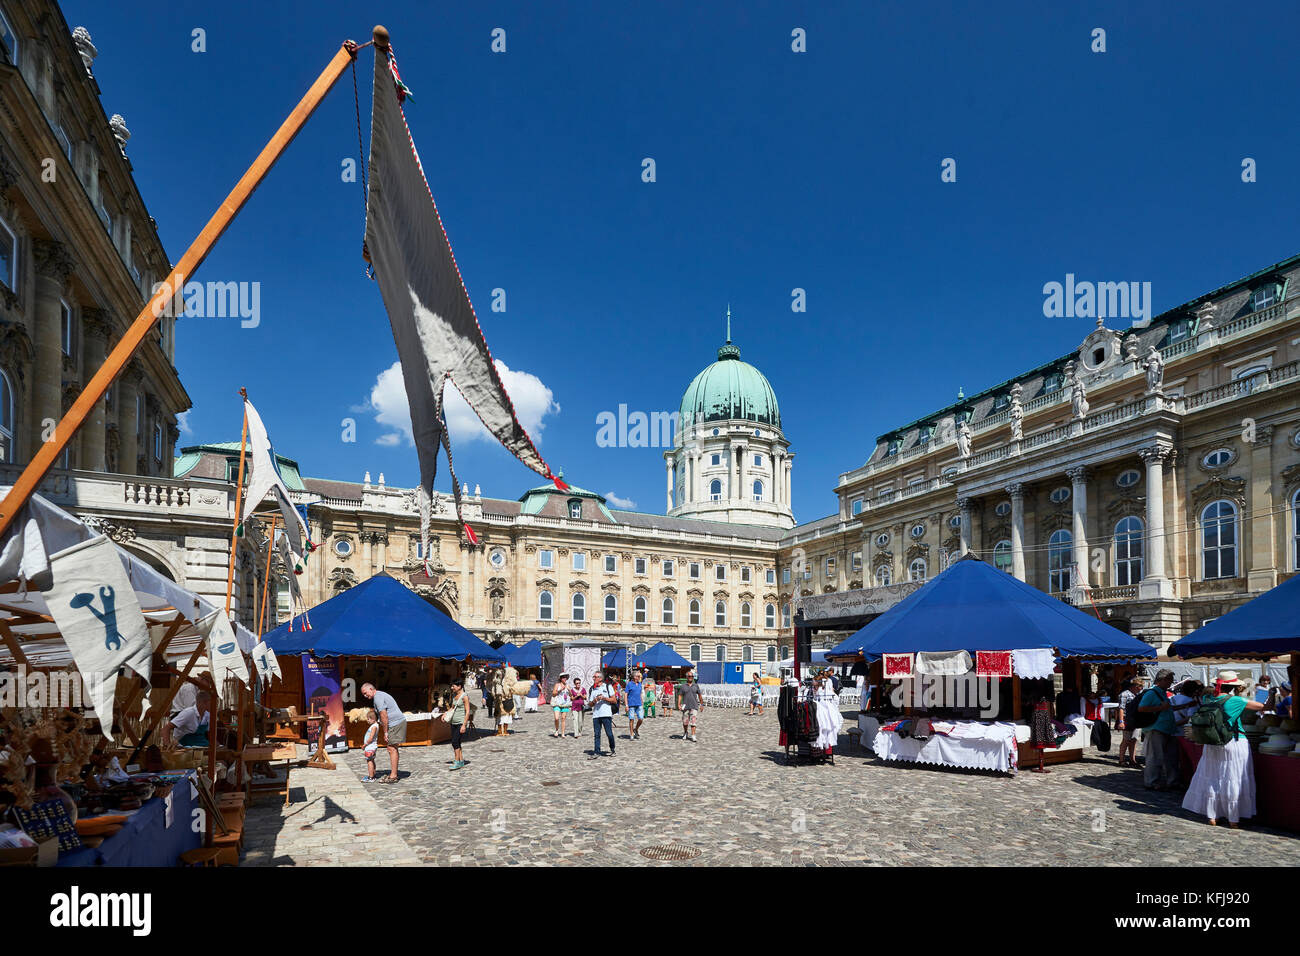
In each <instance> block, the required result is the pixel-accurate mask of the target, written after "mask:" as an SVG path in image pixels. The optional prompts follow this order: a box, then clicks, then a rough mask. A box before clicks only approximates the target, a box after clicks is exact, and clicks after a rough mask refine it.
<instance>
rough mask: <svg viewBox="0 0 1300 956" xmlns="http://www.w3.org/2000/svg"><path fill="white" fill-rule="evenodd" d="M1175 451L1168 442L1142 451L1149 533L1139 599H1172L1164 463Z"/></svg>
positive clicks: (1160, 442) (1143, 552)
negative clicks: (1168, 575) (1169, 576)
mask: <svg viewBox="0 0 1300 956" xmlns="http://www.w3.org/2000/svg"><path fill="white" fill-rule="evenodd" d="M1172 451H1173V446H1172V445H1171V444H1170V443H1168V442H1162V441H1158V442H1156V443H1155V444H1154V445H1147V446H1146V447H1144V448H1139V449H1138V454H1139V455H1141V456H1142V460H1143V461H1144V462H1146V466H1147V519H1146V525H1147V534H1146V542H1145V543H1146V547H1145V548H1143V551H1142V565H1143V567H1142V570H1143V576H1142V583H1141V584H1140V585H1139V586H1138V597H1139V598H1143V599H1146V598H1171V597H1173V596H1174V587H1173V582H1172V581H1170V580H1169V578H1168V577H1166V576H1165V554H1166V549H1167V547H1168V540H1167V538H1166V535H1165V475H1164V461H1165V459H1166V458H1168V457H1169V456H1170V454H1171V452H1172Z"/></svg>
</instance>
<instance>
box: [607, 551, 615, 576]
mask: <svg viewBox="0 0 1300 956" xmlns="http://www.w3.org/2000/svg"><path fill="white" fill-rule="evenodd" d="M617 571H618V556H617V555H613V554H607V555H605V573H606V574H614V573H616V572H617Z"/></svg>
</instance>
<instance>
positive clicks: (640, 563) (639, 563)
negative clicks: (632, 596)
mask: <svg viewBox="0 0 1300 956" xmlns="http://www.w3.org/2000/svg"><path fill="white" fill-rule="evenodd" d="M645 569H646V560H645V558H633V559H632V571H633V573H635V574H645Z"/></svg>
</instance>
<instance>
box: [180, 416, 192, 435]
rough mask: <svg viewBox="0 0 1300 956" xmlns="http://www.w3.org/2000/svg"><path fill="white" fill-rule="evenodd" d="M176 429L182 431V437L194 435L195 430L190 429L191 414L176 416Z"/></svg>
mask: <svg viewBox="0 0 1300 956" xmlns="http://www.w3.org/2000/svg"><path fill="white" fill-rule="evenodd" d="M176 427H177V428H179V429H180V430H181V434H182V435H193V434H194V429H193V428H191V427H190V413H189V412H181V413H180V414H179V415H177V416H176Z"/></svg>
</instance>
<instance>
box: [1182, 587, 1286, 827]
mask: <svg viewBox="0 0 1300 956" xmlns="http://www.w3.org/2000/svg"><path fill="white" fill-rule="evenodd" d="M1298 606H1300V575H1298V576H1295V577H1292V578H1290V579H1288V580H1287V581H1285V582H1283V583H1282V584H1279V585H1278V586H1277V587H1275V588H1272V589H1271V590H1268V591H1265V592H1264V593H1263V594H1261V595H1260V596H1259V597H1257V598H1255V599H1254V600H1252V601H1250V602H1248V603H1246V604H1243V605H1242V606H1241V607H1239V608H1237V609H1236V610H1233V611H1229V612H1228V613H1227V614H1225V615H1223V616H1222V617H1219V618H1215V619H1214V620H1213V621H1211V622H1210V623H1208V624H1206V625H1205V626H1204V627H1201V628H1198V629H1197V630H1195V631H1193V632H1192V633H1190V634H1188V635H1187V636H1186V637H1184V638H1183V639H1182V640H1180V641H1176V642H1175V643H1174V644H1173V645H1172V646H1171V647H1170V648H1169V653H1170V654H1171V655H1175V656H1177V657H1179V658H1181V659H1183V660H1190V661H1199V660H1213V659H1224V658H1227V659H1232V660H1248V661H1256V662H1258V663H1259V664H1260V665H1262V666H1267V667H1269V669H1270V670H1272V669H1275V668H1276V667H1277V666H1279V665H1280V664H1281V663H1284V662H1286V663H1287V671H1286V673H1287V683H1289V684H1290V685H1291V686H1292V687H1294V686H1295V681H1296V677H1297V676H1300V614H1298V613H1297V611H1296V608H1297V607H1298ZM1293 700H1294V698H1293ZM1242 721H1243V724H1245V725H1246V726H1245V728H1244V729H1245V731H1246V739H1247V740H1248V741H1249V742H1250V746H1251V751H1252V753H1251V761H1252V766H1253V770H1254V774H1255V800H1256V814H1255V816H1254V817H1253V818H1252V820H1253V822H1255V823H1260V824H1263V825H1265V826H1274V827H1278V828H1280V829H1285V830H1291V831H1294V832H1300V722H1297V720H1296V717H1295V708H1294V703H1293V704H1292V708H1291V710H1290V712H1289V713H1287V714H1280V713H1264V714H1259V713H1252V712H1249V711H1248V712H1247V713H1246V714H1245V715H1243V718H1242ZM1179 746H1180V747H1181V749H1182V756H1183V761H1182V769H1183V778H1184V780H1185V781H1190V780H1191V777H1192V774H1193V773H1194V772H1195V769H1196V765H1197V763H1198V762H1199V761H1200V758H1201V753H1202V750H1203V748H1202V746H1201V745H1200V744H1197V743H1193V742H1191V741H1190V740H1187V739H1183V740H1180V742H1179Z"/></svg>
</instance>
